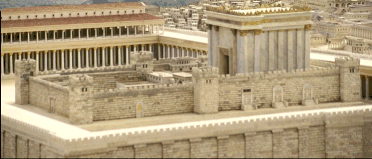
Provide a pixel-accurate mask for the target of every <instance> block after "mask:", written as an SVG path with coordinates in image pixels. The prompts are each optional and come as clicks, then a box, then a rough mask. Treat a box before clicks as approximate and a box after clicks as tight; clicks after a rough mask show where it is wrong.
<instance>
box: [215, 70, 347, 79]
mask: <svg viewBox="0 0 372 159" xmlns="http://www.w3.org/2000/svg"><path fill="white" fill-rule="evenodd" d="M337 74H340V69H339V68H338V67H319V68H308V69H306V70H302V69H297V70H292V71H291V72H287V71H286V70H277V71H268V72H254V73H253V72H252V73H238V74H236V75H235V76H230V75H219V80H220V82H222V81H226V82H229V81H236V80H238V81H239V80H260V79H275V78H279V77H280V78H292V77H311V76H328V75H337Z"/></svg>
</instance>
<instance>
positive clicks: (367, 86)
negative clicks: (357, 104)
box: [360, 75, 372, 100]
mask: <svg viewBox="0 0 372 159" xmlns="http://www.w3.org/2000/svg"><path fill="white" fill-rule="evenodd" d="M360 80H361V85H360V86H361V88H360V92H361V98H362V99H365V100H372V76H368V75H360Z"/></svg>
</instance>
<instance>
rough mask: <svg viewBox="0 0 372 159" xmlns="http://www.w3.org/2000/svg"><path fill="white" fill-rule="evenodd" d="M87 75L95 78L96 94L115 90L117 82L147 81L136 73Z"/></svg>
mask: <svg viewBox="0 0 372 159" xmlns="http://www.w3.org/2000/svg"><path fill="white" fill-rule="evenodd" d="M87 75H88V76H90V77H92V78H93V81H94V82H93V88H94V90H93V91H94V92H99V91H101V90H109V89H115V88H116V82H119V83H125V82H138V81H145V80H146V78H145V77H143V76H142V75H141V74H139V73H137V72H135V71H125V72H104V73H91V74H87Z"/></svg>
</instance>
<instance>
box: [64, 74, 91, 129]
mask: <svg viewBox="0 0 372 159" xmlns="http://www.w3.org/2000/svg"><path fill="white" fill-rule="evenodd" d="M69 84H70V85H69V87H70V89H69V100H70V122H71V123H72V124H89V123H92V122H93V101H92V99H93V78H92V77H90V76H88V75H70V77H69Z"/></svg>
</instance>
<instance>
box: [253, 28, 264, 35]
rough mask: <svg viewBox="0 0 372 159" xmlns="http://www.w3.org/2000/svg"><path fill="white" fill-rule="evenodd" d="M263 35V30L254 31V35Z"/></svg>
mask: <svg viewBox="0 0 372 159" xmlns="http://www.w3.org/2000/svg"><path fill="white" fill-rule="evenodd" d="M261 33H262V30H261V29H255V30H254V35H260V34H261Z"/></svg>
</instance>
